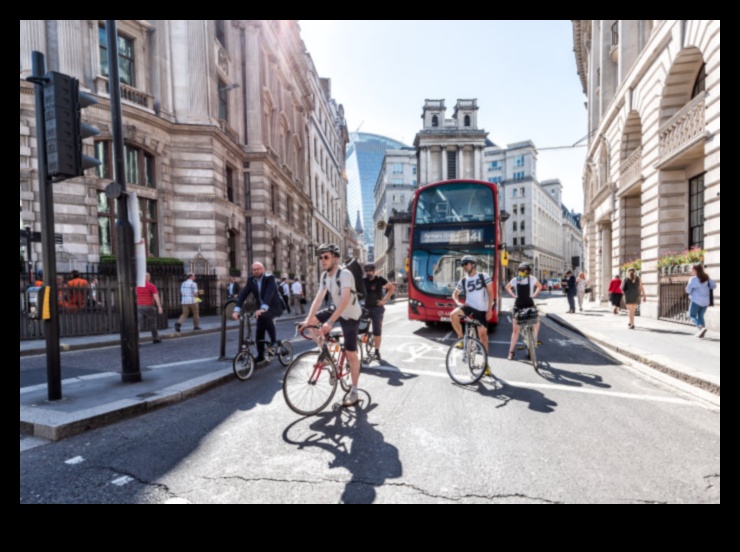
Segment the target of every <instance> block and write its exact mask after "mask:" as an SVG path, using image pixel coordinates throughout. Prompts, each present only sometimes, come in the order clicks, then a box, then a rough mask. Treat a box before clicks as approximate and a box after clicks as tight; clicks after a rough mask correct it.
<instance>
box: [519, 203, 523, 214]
mask: <svg viewBox="0 0 740 552" xmlns="http://www.w3.org/2000/svg"><path fill="white" fill-rule="evenodd" d="M519 212H520V213H521V214H524V203H522V204H521V205H520V206H519Z"/></svg>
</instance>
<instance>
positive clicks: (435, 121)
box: [432, 115, 439, 127]
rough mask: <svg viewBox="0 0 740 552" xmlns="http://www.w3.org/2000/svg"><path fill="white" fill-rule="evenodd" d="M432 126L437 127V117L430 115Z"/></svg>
mask: <svg viewBox="0 0 740 552" xmlns="http://www.w3.org/2000/svg"><path fill="white" fill-rule="evenodd" d="M432 126H433V127H438V126H439V117H437V116H436V115H432Z"/></svg>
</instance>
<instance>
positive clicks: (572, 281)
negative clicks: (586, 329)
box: [565, 270, 578, 314]
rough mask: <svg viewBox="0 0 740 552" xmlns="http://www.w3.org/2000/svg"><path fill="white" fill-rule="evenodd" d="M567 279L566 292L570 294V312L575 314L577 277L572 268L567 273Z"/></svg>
mask: <svg viewBox="0 0 740 552" xmlns="http://www.w3.org/2000/svg"><path fill="white" fill-rule="evenodd" d="M565 279H566V280H567V282H568V284H567V286H568V287H567V288H566V290H565V292H566V293H567V294H568V314H575V312H576V293H577V292H578V289H577V288H576V277H575V274H573V271H572V270H569V271H568V272H566V273H565Z"/></svg>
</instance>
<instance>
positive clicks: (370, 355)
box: [363, 334, 377, 363]
mask: <svg viewBox="0 0 740 552" xmlns="http://www.w3.org/2000/svg"><path fill="white" fill-rule="evenodd" d="M363 346H364V348H365V351H364V352H365V356H366V357H367V361H368V363H369V362H370V361H371V360H373V359H374V358H375V354H376V353H377V349H376V348H375V336H374V335H373V334H368V335H367V337H366V339H365V342H364V343H363Z"/></svg>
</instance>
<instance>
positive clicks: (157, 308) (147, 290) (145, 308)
mask: <svg viewBox="0 0 740 552" xmlns="http://www.w3.org/2000/svg"><path fill="white" fill-rule="evenodd" d="M136 313H137V314H138V316H139V329H140V330H144V331H146V330H147V327H148V326H149V325H151V330H152V343H162V340H161V339H160V338H159V332H158V331H157V315H160V314H162V303H160V302H159V291H158V290H157V287H156V286H155V285H154V284H152V276H151V274H149V273H148V272H147V274H146V283H145V284H144V286H143V287H137V288H136Z"/></svg>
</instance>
